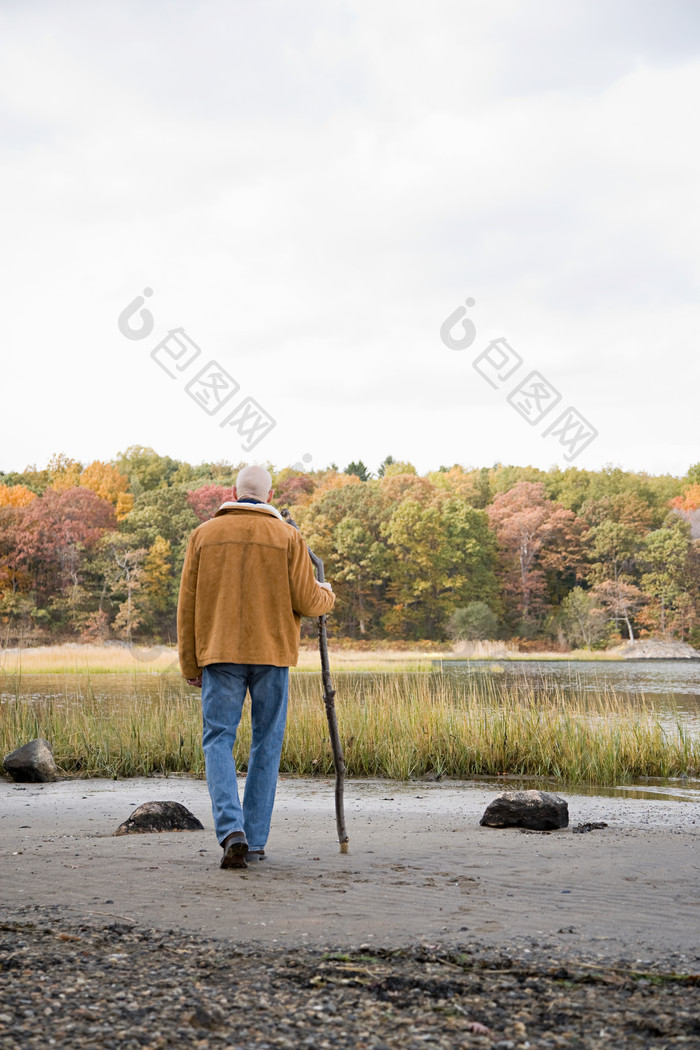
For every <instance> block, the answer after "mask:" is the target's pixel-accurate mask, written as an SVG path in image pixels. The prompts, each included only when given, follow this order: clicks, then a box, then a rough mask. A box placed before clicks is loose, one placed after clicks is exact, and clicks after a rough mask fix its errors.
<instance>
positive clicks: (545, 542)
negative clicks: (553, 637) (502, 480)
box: [487, 481, 583, 633]
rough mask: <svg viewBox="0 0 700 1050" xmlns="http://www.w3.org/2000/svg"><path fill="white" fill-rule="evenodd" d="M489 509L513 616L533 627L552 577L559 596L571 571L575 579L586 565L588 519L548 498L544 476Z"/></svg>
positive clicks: (505, 495) (554, 591)
mask: <svg viewBox="0 0 700 1050" xmlns="http://www.w3.org/2000/svg"><path fill="white" fill-rule="evenodd" d="M487 514H488V518H489V522H490V525H491V528H492V529H493V531H494V533H495V535H496V538H497V541H498V546H499V551H500V557H499V562H500V577H501V581H502V584H503V588H504V592H505V595H506V596H507V599H508V601H509V605H510V610H511V615H510V619H511V622H512V623H514V621H516V620H518V619H519V621H520V625H519V627H518V629H519V630H522V631H524V632H527V633H531V632H532V630H533V629H534V626H535V624H536V623H537V621H538V619H540V618H541V617H542V615H543V612H544V609H545V607H546V603H547V596H548V583H549V590H550V593H551V594H552V596H553V597H555V598H556V597H558V595H557V591H561V586H560V584H561V580H563V579H565V578H567V577H568V579H569V581H570V585H573V584H574V583H575V582H576V579H577V578H578V577H579V575H580V574H581V573H582V571H583V552H582V546H581V535H582V532H583V524H582V523H581V522H579V521H578V519H577V518H576V516H575V515H574V514H573V513H572V511H570V510H566V509H565V508H564V507H561V506H560V505H559V504H557V503H554V502H552V501H551V500H548V499H547V498H546V495H545V491H544V485H543V484H542V483H541V482H531V481H520V482H518V483H517V484H516V485H515V486H514V487H513V488H512V489H510V490H509V491H508V492H503V493H499V495H497V496H496V497H495V498H494V501H493V503H492V504H491V506H490V507H489V508H488V509H487ZM548 577H549V581H548Z"/></svg>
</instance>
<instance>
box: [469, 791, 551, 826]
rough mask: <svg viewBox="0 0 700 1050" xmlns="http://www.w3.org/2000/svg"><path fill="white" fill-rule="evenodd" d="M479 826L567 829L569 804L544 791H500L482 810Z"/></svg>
mask: <svg viewBox="0 0 700 1050" xmlns="http://www.w3.org/2000/svg"><path fill="white" fill-rule="evenodd" d="M479 823H480V824H483V825H484V827H487V828H530V829H531V830H532V831H555V830H556V829H557V828H565V827H567V826H568V823H569V805H568V803H567V802H566V800H565V799H563V798H560V797H559V795H550V794H549V792H547V791H504V792H503V794H502V795H498V796H497V797H496V798H495V799H494V800H493V802H491V803H490V804H489V805H488V806H487V807H486V810H485V812H484V815H483V817H482V818H481V820H480V821H479Z"/></svg>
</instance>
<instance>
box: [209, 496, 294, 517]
mask: <svg viewBox="0 0 700 1050" xmlns="http://www.w3.org/2000/svg"><path fill="white" fill-rule="evenodd" d="M232 509H233V510H262V511H269V513H270V514H274V515H275V516H276V517H278V518H279V519H280V521H284V518H283V517H282V515H281V514H280V512H279V511H278V510H277V508H276V507H273V506H272V504H271V503H239V502H238V501H237V500H227V501H226V502H225V503H222V504H221V506H220V507H219V509H218V510H217V512H216V514H215V515H214V517H215V518H217V517H218V516H219V514H221V513H222V511H225V510H232Z"/></svg>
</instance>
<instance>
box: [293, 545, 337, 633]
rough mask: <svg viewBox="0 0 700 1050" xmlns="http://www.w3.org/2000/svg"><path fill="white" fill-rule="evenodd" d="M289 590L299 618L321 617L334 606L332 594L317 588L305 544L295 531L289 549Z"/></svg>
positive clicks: (323, 588) (324, 589) (322, 588)
mask: <svg viewBox="0 0 700 1050" xmlns="http://www.w3.org/2000/svg"><path fill="white" fill-rule="evenodd" d="M290 528H291V526H290ZM289 590H290V592H291V595H292V608H293V609H294V612H295V613H298V614H299V616H323V614H324V613H327V612H330V610H331V609H332V608H333V606H334V604H335V595H334V594H333V592H332V591H329V590H326V588H325V587H319V585H318V583H317V582H316V577H315V576H314V569H313V564H312V561H311V558H310V557H309V552H308V550H307V549H306V543H305V542H304V539H303V537H302V535H301V533H299V532H297V531H296V529H294V530H293V533H292V536H291V543H290V548H289Z"/></svg>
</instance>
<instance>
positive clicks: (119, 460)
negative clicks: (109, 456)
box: [113, 445, 180, 496]
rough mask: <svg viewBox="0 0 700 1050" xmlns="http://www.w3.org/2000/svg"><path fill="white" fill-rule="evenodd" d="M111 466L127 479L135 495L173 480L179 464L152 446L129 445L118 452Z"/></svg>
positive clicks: (168, 483)
mask: <svg viewBox="0 0 700 1050" xmlns="http://www.w3.org/2000/svg"><path fill="white" fill-rule="evenodd" d="M113 466H115V467H116V469H117V470H118V471H119V473H120V474H123V475H125V476H126V477H127V478H128V479H129V484H130V485H131V488H132V491H133V493H134V495H135V496H139V495H140V494H141V493H142V492H150V491H151V489H157V488H161V487H163V486H167V485H170V484H172V483H173V482H174V478H175V475H176V474H177V472H178V469H179V467H180V464H179V463H178V461H177V460H175V459H171V458H170V456H159V455H158V453H157V452H155V451H154V449H152V448H145V447H144V446H143V445H131V446H130V447H129V448H127V449H126V451H125V452H119V453H118V454H117V457H116V459H115V460H114V463H113Z"/></svg>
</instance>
